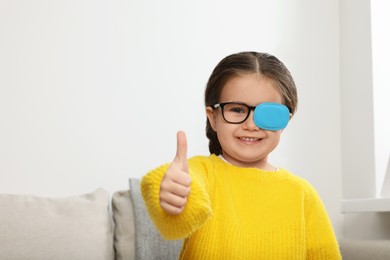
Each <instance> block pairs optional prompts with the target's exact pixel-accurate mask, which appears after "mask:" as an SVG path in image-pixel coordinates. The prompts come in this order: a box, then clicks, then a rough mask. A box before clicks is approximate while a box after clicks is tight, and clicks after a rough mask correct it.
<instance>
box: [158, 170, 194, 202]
mask: <svg viewBox="0 0 390 260" xmlns="http://www.w3.org/2000/svg"><path fill="white" fill-rule="evenodd" d="M186 176H188V175H187V174H186ZM190 191H191V189H190V187H189V185H183V184H179V183H176V182H174V180H173V182H171V181H170V182H163V183H161V193H165V192H169V193H172V194H175V195H177V196H181V197H187V196H188V195H189V194H190Z"/></svg>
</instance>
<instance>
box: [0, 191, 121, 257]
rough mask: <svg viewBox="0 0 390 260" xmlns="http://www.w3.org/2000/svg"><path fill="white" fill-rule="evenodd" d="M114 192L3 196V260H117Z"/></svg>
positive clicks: (0, 234)
mask: <svg viewBox="0 0 390 260" xmlns="http://www.w3.org/2000/svg"><path fill="white" fill-rule="evenodd" d="M109 202H110V195H109V193H108V192H107V191H105V190H103V189H98V190H96V191H95V192H92V193H90V194H85V195H81V196H73V197H67V198H44V197H36V196H29V195H5V194H2V195H0V223H1V224H0V259H7V260H13V259H15V260H16V259H17V260H19V259H29V260H46V259H47V260H49V259H50V260H52V259H56V260H62V259H63V260H68V259H72V260H78V259H80V260H85V259H94V260H112V259H114V249H113V239H112V238H113V231H112V220H111V216H110V212H109Z"/></svg>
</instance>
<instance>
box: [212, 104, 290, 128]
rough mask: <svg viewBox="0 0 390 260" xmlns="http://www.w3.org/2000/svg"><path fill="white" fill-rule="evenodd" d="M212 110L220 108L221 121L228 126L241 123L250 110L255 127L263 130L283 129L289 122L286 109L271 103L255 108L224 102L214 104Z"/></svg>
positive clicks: (288, 113) (288, 112) (246, 117)
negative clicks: (228, 124) (252, 111)
mask: <svg viewBox="0 0 390 260" xmlns="http://www.w3.org/2000/svg"><path fill="white" fill-rule="evenodd" d="M213 108H215V109H217V108H221V110H222V117H223V119H224V120H225V121H226V122H228V123H230V124H241V123H243V122H244V121H245V120H247V119H248V117H249V114H250V112H251V110H254V114H253V121H254V123H255V125H256V126H257V127H259V128H262V129H265V130H272V131H276V130H281V129H284V128H285V127H286V126H287V124H288V121H289V120H290V111H289V110H288V108H287V107H286V106H285V105H282V104H279V103H273V102H266V103H261V104H259V105H257V106H255V107H254V106H248V105H247V104H244V103H240V102H226V103H218V104H215V105H213Z"/></svg>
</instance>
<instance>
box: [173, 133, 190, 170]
mask: <svg viewBox="0 0 390 260" xmlns="http://www.w3.org/2000/svg"><path fill="white" fill-rule="evenodd" d="M187 149H188V148H187V137H186V134H185V133H184V132H183V131H179V132H177V149H176V157H175V160H176V161H177V162H178V163H179V164H180V169H181V170H183V171H185V172H187V173H188V162H187Z"/></svg>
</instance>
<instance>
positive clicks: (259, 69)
mask: <svg viewBox="0 0 390 260" xmlns="http://www.w3.org/2000/svg"><path fill="white" fill-rule="evenodd" d="M251 73H259V74H261V75H263V76H265V77H267V78H269V79H271V80H272V81H273V82H274V83H275V87H276V90H277V91H278V92H279V93H280V95H281V96H282V98H283V102H284V105H286V106H287V107H288V109H289V110H290V113H292V114H294V113H295V111H296V108H297V104H298V97H297V90H296V86H295V83H294V79H293V78H292V76H291V73H290V72H289V70H288V69H287V68H286V66H285V65H284V64H283V63H282V62H281V61H280V60H278V59H277V58H276V57H275V56H272V55H270V54H267V53H259V52H240V53H236V54H232V55H229V56H227V57H225V58H224V59H222V60H221V61H220V62H219V63H218V64H217V66H216V67H215V68H214V70H213V72H212V73H211V75H210V78H209V80H208V82H207V85H206V90H205V96H204V97H205V105H206V107H208V106H213V105H215V104H217V103H219V99H220V96H221V93H222V89H223V87H224V86H225V84H226V82H227V81H228V80H229V79H231V78H232V77H234V76H237V75H243V74H251ZM206 136H207V138H208V139H209V150H210V153H212V154H216V155H220V154H222V147H221V144H220V143H219V141H218V136H217V133H216V132H215V131H214V130H213V128H212V127H211V124H210V121H209V120H208V119H207V122H206Z"/></svg>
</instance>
